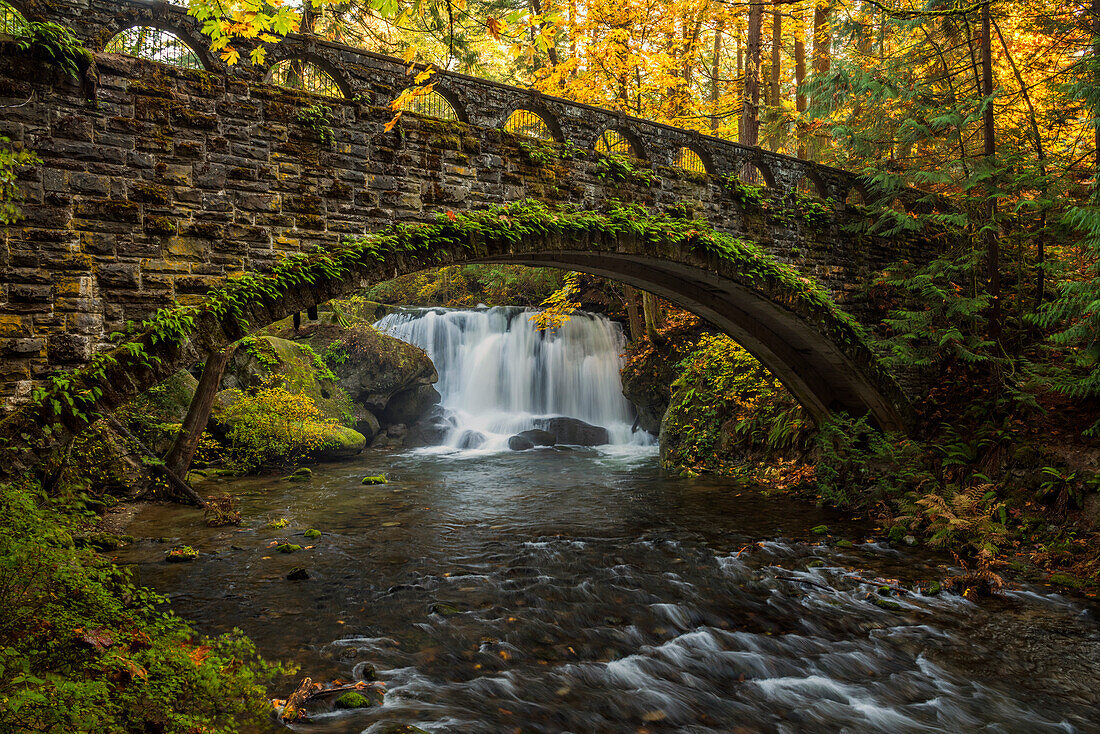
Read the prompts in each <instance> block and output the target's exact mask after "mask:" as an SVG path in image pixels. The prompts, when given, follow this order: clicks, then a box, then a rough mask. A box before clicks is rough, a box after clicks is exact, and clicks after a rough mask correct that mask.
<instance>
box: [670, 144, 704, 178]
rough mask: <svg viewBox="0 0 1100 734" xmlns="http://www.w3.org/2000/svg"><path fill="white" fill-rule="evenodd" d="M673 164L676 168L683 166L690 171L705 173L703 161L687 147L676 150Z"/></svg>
mask: <svg viewBox="0 0 1100 734" xmlns="http://www.w3.org/2000/svg"><path fill="white" fill-rule="evenodd" d="M675 164H676V166H677V168H683V169H684V170H685V171H691V172H692V173H706V172H707V167H706V164H704V163H703V159H702V157H701V156H700V155H699V154H698V153H696V152H695V151H694V150H692V149H691V148H688V147H684V148H680V150H678V151H677V152H676V161H675Z"/></svg>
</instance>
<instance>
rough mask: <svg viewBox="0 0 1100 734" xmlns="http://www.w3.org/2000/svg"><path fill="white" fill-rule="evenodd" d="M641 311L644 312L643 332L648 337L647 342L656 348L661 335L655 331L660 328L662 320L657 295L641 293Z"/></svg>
mask: <svg viewBox="0 0 1100 734" xmlns="http://www.w3.org/2000/svg"><path fill="white" fill-rule="evenodd" d="M642 311H643V312H644V314H645V334H646V337H648V338H649V343H650V344H652V345H653V347H654V348H655V349H656V348H657V345H659V344H660V343H661V335H660V334H659V333H658V332H657V330H658V329H659V328H661V326H662V325H663V324H662V321H663V320H664V319H663V318H662V316H661V304H659V303H657V296H655V295H653V294H652V293H647V292H643V293H642Z"/></svg>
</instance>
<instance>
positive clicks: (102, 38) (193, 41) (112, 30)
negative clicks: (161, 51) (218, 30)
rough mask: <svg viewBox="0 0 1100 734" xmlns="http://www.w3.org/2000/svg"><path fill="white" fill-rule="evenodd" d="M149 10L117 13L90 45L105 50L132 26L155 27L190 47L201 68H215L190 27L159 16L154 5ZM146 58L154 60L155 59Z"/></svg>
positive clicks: (208, 69)
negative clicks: (107, 26) (147, 11)
mask: <svg viewBox="0 0 1100 734" xmlns="http://www.w3.org/2000/svg"><path fill="white" fill-rule="evenodd" d="M151 10H152V11H153V12H150V13H134V12H130V13H120V14H118V15H117V16H116V17H114V18H113V19H112V20H113V21H114V22H113V23H112V24H111V25H110V27H109V28H107V29H106V33H104V34H102V35H99V36H97V39H96V41H95V43H94V44H91V45H94V47H95V48H97V49H98V50H100V51H105V52H106V49H107V46H108V45H109V44H110V43H111V42H112V41H114V40H115V39H116V38H118V37H119V36H120V35H121V34H123V33H125V32H126V31H128V30H130V29H132V28H155V29H156V30H158V31H161V32H163V33H167V34H170V35H172V36H174V37H175V38H176V39H177V40H178V41H179V42H180V43H182V44H183V45H184V46H186V47H187V48H188V49H190V51H191V53H193V54H194V55H195V56H197V57H198V59H199V62H200V64H201V65H202V69H204V70H206V71H212V70H214V69H215V68H217V66H218V65H217V64H216V63H215V62H214V58H213V57H212V56H211V54H210V51H209V49H208V47H207V45H206V44H205V43H202V42H201V41H200V40H199V39H198V38H196V37H195V35H194V34H193V33H192V32H191V30H190V29H188V28H184V27H182V26H180V25H178V24H176V23H173V22H171V21H172V18H170V17H169V18H168V19H164V18H162V17H161V16H162V15H163V14H164V13H162V12H158V11H159V10H160V9H159V8H155V7H154V8H152V9H151ZM108 53H109V52H108ZM138 58H146V59H148V57H145V56H139V57H138ZM148 60H150V61H156V59H148ZM183 68H188V67H183Z"/></svg>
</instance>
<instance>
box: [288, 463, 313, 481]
mask: <svg viewBox="0 0 1100 734" xmlns="http://www.w3.org/2000/svg"><path fill="white" fill-rule="evenodd" d="M312 478H313V470H312V469H310V468H309V467H308V466H303V467H299V468H297V469H295V470H294V471H292V472H291V473H290V474H287V475H286V476H285V477H283V479H284V480H286V481H288V482H308V481H309V480H310V479H312Z"/></svg>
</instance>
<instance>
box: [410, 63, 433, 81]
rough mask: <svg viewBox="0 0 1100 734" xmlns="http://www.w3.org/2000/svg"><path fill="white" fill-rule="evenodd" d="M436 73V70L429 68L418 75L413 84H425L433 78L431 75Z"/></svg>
mask: <svg viewBox="0 0 1100 734" xmlns="http://www.w3.org/2000/svg"><path fill="white" fill-rule="evenodd" d="M434 73H435V70H434V69H433V68H432V67H430V66H429V67H428V68H427V69H425V70H424V71H422V72H420V73H419V74H417V75H416V78H415V79H413V84H423V83H424V82H426V81H428V78H429V77H431V75H432V74H434Z"/></svg>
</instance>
